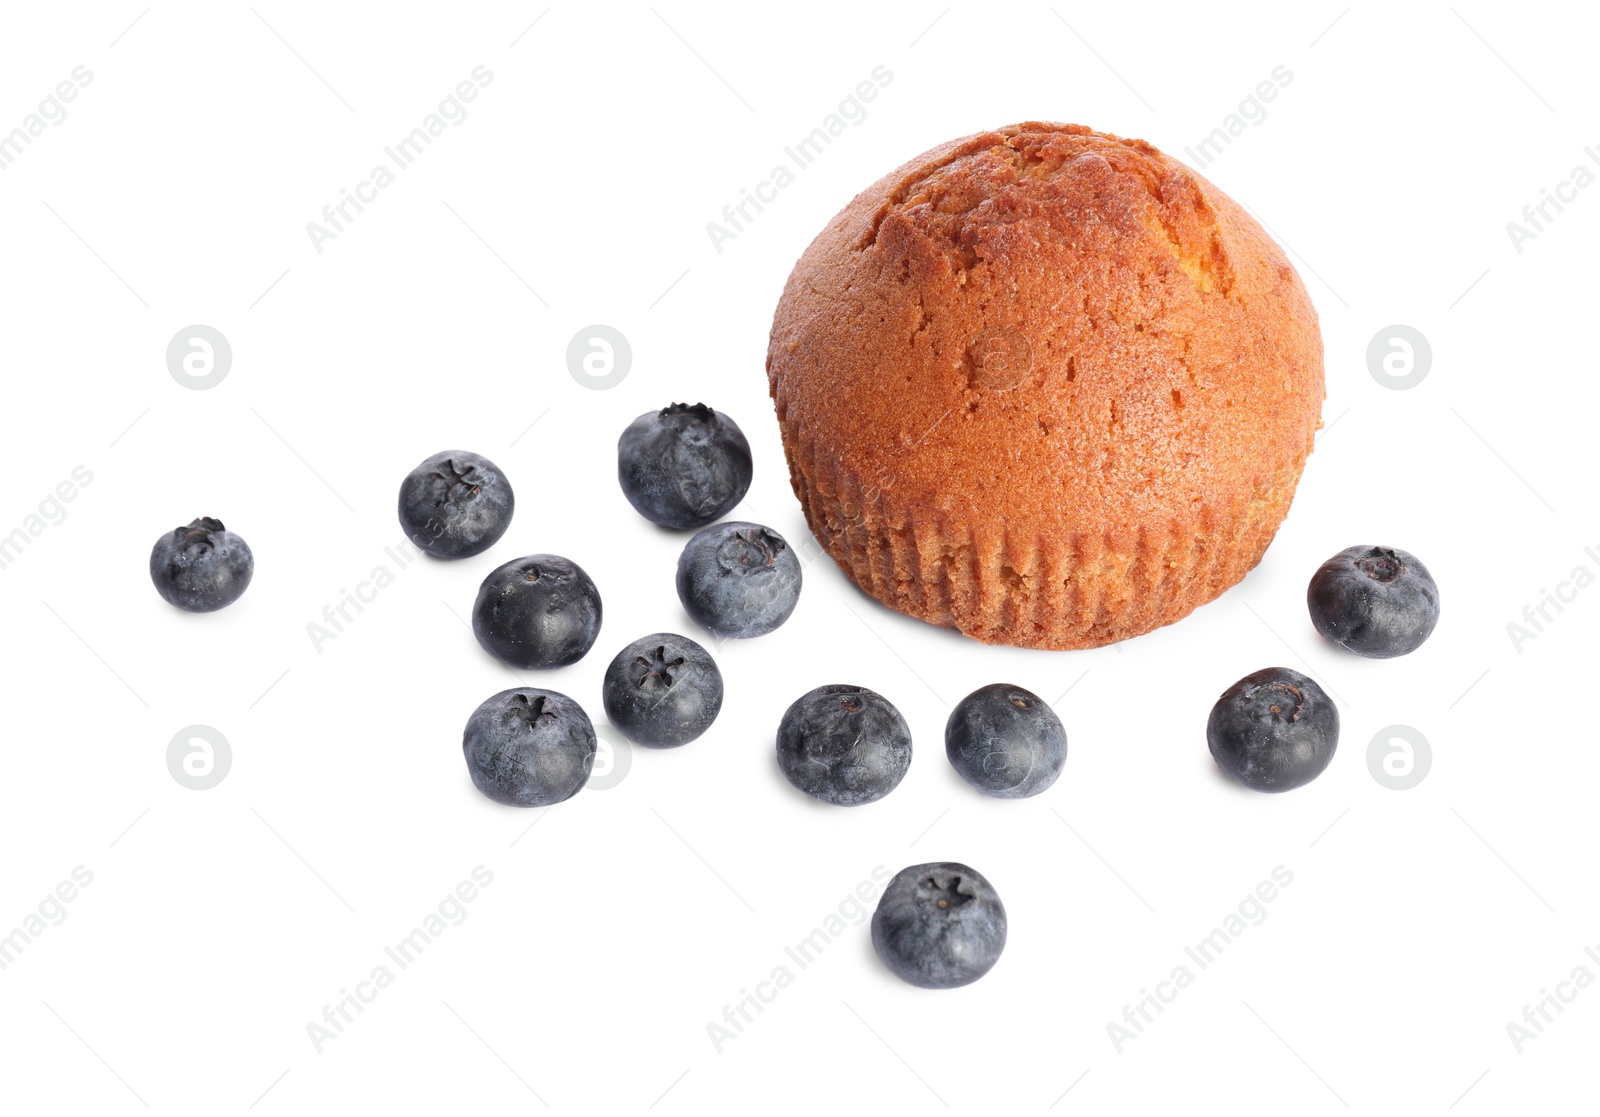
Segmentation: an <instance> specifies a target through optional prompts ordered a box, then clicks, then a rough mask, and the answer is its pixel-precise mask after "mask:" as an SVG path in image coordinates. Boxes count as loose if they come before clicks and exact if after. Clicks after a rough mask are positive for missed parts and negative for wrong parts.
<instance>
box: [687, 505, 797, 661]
mask: <svg viewBox="0 0 1600 1117" xmlns="http://www.w3.org/2000/svg"><path fill="white" fill-rule="evenodd" d="M678 600H680V601H682V602H683V608H684V610H685V611H686V612H687V613H688V614H689V616H691V617H692V618H694V622H695V623H696V624H698V625H700V626H701V627H702V628H704V629H706V631H708V632H712V633H715V634H716V635H718V636H731V637H734V638H736V639H745V638H748V637H751V636H765V635H766V634H767V633H769V632H771V631H772V630H773V629H775V628H777V627H778V626H779V625H780V624H782V623H783V622H784V621H786V620H788V619H789V614H790V613H793V612H794V607H795V604H796V603H797V602H798V601H799V600H800V560H799V559H798V558H797V557H796V556H795V553H794V548H792V547H790V546H789V544H788V542H787V541H786V540H785V539H784V538H783V536H781V535H779V534H778V533H777V532H775V531H773V530H772V529H771V528H766V527H762V526H761V525H760V524H747V523H742V522H740V521H738V520H729V521H728V522H727V523H723V524H715V525H713V526H711V527H708V528H706V529H705V530H704V531H702V532H699V533H698V534H696V535H695V537H694V538H693V539H691V540H689V543H688V546H686V547H684V549H683V554H681V555H679V556H678Z"/></svg>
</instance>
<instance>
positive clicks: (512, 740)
mask: <svg viewBox="0 0 1600 1117" xmlns="http://www.w3.org/2000/svg"><path fill="white" fill-rule="evenodd" d="M461 751H462V752H463V753H465V754H466V757H467V771H468V772H469V773H470V774H471V776H472V782H473V783H474V784H476V785H477V787H478V790H479V791H481V792H483V793H484V794H485V795H487V796H488V797H489V798H491V799H493V800H494V801H495V802H496V803H505V804H506V805H508V806H512V807H547V806H549V805H550V804H551V803H560V802H563V801H565V800H567V799H571V798H572V797H573V796H574V795H576V794H577V793H578V792H579V790H581V789H582V787H583V785H584V784H586V783H588V782H589V770H590V769H591V768H593V767H594V753H595V736H594V725H593V724H591V723H590V721H589V715H588V714H586V713H584V712H583V707H582V706H580V705H578V704H577V703H576V702H574V701H573V700H572V699H570V698H568V697H567V696H566V695H565V694H557V693H556V692H555V691H553V690H537V689H535V688H534V687H515V688H513V689H511V690H502V691H501V692H500V693H499V694H497V695H495V696H494V697H493V698H490V699H488V700H487V701H486V702H484V703H483V704H482V705H481V706H479V707H478V708H477V709H476V710H473V711H472V716H471V717H470V718H468V719H467V731H466V732H465V733H464V734H462V736H461Z"/></svg>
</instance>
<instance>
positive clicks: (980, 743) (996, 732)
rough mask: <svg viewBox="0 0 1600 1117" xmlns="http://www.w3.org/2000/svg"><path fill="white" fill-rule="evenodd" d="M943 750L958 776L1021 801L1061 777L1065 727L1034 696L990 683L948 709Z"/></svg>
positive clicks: (999, 795) (999, 796)
mask: <svg viewBox="0 0 1600 1117" xmlns="http://www.w3.org/2000/svg"><path fill="white" fill-rule="evenodd" d="M944 748H945V752H947V753H948V754H949V756H950V763H951V764H952V765H953V766H954V767H955V770H956V771H957V772H959V773H961V778H962V779H964V780H966V781H967V782H968V783H970V784H971V785H972V786H973V787H975V788H977V789H978V790H979V791H981V792H983V793H984V794H985V795H993V796H994V797H995V798H997V799H1026V798H1027V797H1028V796H1030V795H1037V794H1039V792H1041V791H1043V790H1044V789H1045V788H1047V787H1049V786H1050V785H1051V784H1053V783H1055V782H1056V777H1057V776H1059V775H1061V767H1062V765H1064V764H1066V762H1067V731H1066V730H1065V729H1064V728H1062V725H1061V719H1060V718H1058V717H1056V712H1055V711H1054V710H1052V709H1051V708H1050V707H1049V706H1048V705H1046V704H1045V703H1044V702H1043V701H1042V700H1040V698H1039V696H1038V695H1037V694H1034V693H1032V692H1031V691H1026V690H1023V689H1022V688H1021V687H1019V686H1012V685H1010V684H1009V683H992V684H990V685H989V686H986V687H979V688H978V689H977V690H975V691H973V692H972V693H971V694H969V695H967V696H966V697H965V698H963V699H962V700H961V702H960V704H959V705H957V706H956V708H955V709H954V710H952V711H951V712H950V720H949V721H947V722H946V723H945V726H944Z"/></svg>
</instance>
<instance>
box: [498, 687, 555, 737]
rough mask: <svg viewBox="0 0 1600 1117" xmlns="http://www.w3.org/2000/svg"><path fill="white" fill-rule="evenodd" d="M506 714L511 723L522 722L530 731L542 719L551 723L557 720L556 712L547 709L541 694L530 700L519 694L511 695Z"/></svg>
mask: <svg viewBox="0 0 1600 1117" xmlns="http://www.w3.org/2000/svg"><path fill="white" fill-rule="evenodd" d="M506 713H507V714H509V715H510V717H511V719H512V720H513V721H520V722H522V723H523V724H524V725H526V726H527V727H528V728H529V729H530V730H531V729H533V727H534V726H535V725H538V724H539V722H540V721H541V720H542V719H544V718H549V719H550V720H551V721H556V720H558V719H557V718H556V712H555V711H554V710H552V709H549V708H548V704H547V703H546V702H545V697H544V695H542V694H539V695H535V696H534V697H533V698H532V699H529V698H528V696H527V695H526V694H522V693H520V692H519V693H517V694H513V695H512V696H511V701H510V702H509V703H507V708H506Z"/></svg>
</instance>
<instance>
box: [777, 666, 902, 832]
mask: <svg viewBox="0 0 1600 1117" xmlns="http://www.w3.org/2000/svg"><path fill="white" fill-rule="evenodd" d="M778 766H779V767H780V768H782V769H783V774H784V775H785V776H787V777H788V778H789V782H790V783H792V784H794V785H795V786H796V787H798V788H799V789H800V790H801V791H804V792H805V793H806V794H807V795H812V796H815V797H816V798H818V799H821V800H822V801H823V802H824V803H833V804H835V805H837V806H841V807H854V806H858V805H860V804H862V803H872V802H875V801H877V800H879V799H882V798H883V797H884V796H885V795H887V794H889V792H891V791H893V790H894V789H895V788H896V787H897V786H898V785H899V783H900V781H901V780H902V779H904V778H905V774H906V769H907V768H909V767H911V730H909V729H907V728H906V722H905V719H904V718H902V717H901V716H900V711H899V710H897V709H895V708H894V706H893V705H892V704H891V703H890V702H889V700H888V699H887V698H885V697H883V695H881V694H877V693H875V692H874V691H870V690H868V689H867V688H866V687H863V686H849V685H846V684H843V683H835V684H833V685H832V686H819V687H818V688H817V689H816V690H813V691H811V692H810V693H809V694H806V695H803V696H802V697H800V698H798V699H796V700H795V702H794V704H793V705H792V706H790V707H789V708H788V709H787V710H785V711H784V714H783V721H782V722H781V723H779V725H778Z"/></svg>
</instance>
